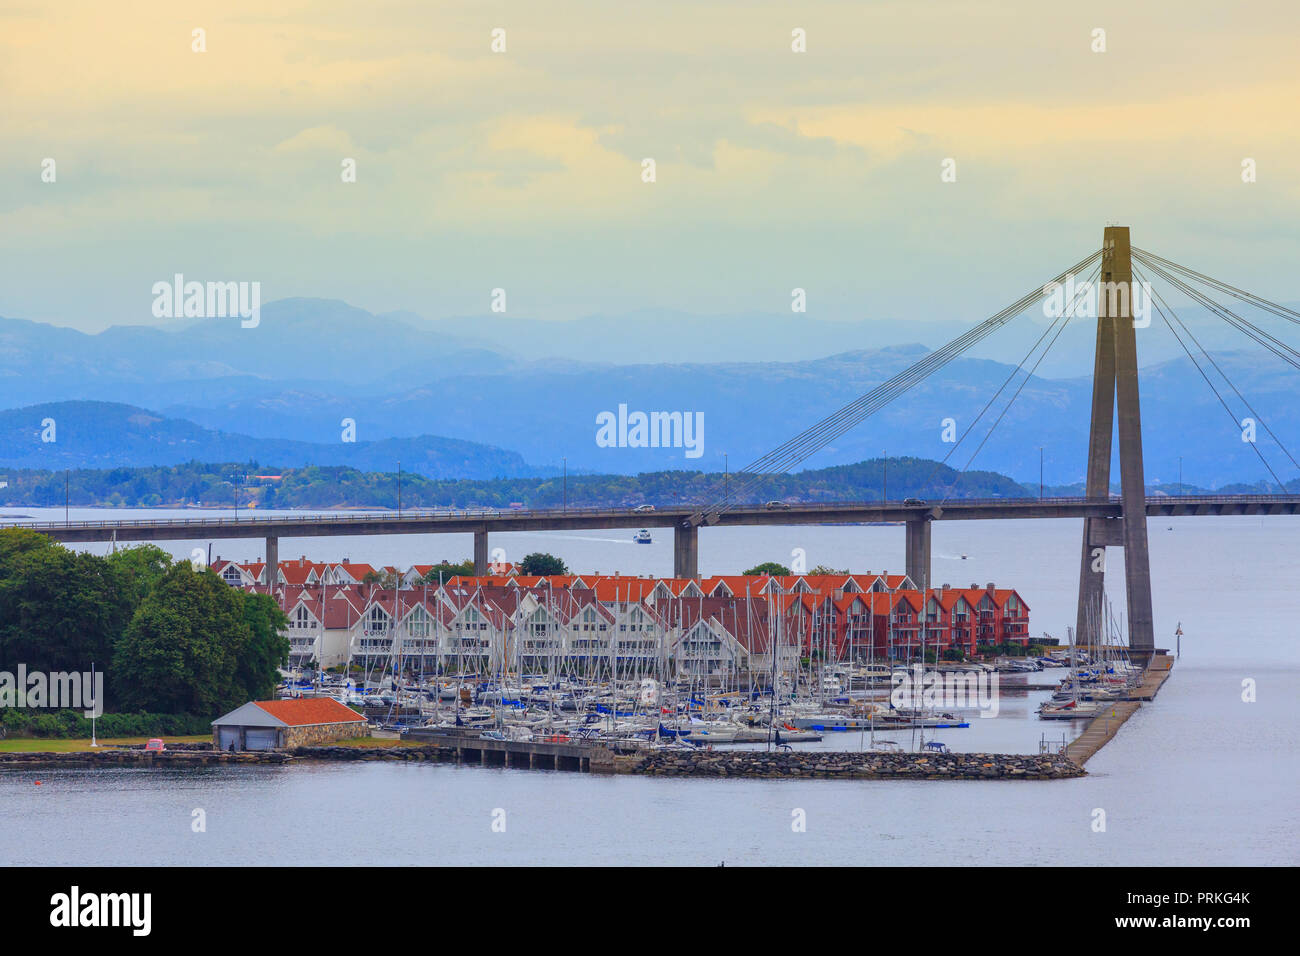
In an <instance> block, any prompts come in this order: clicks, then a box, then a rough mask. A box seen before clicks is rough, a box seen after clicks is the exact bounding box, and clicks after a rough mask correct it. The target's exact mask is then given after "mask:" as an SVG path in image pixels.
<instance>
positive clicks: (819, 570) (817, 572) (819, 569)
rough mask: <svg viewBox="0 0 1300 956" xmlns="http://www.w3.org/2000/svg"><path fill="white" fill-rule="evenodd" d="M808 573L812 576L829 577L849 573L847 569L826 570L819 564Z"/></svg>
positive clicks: (826, 568)
mask: <svg viewBox="0 0 1300 956" xmlns="http://www.w3.org/2000/svg"><path fill="white" fill-rule="evenodd" d="M808 573H809V574H812V575H829V576H831V577H834V576H835V575H848V574H850V573H851V572H850V571H849V569H848V568H828V567H827V566H826V565H824V564H819V565H817V567H815V568H813V569H812V570H811V571H809V572H808Z"/></svg>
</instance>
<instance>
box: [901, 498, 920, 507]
mask: <svg viewBox="0 0 1300 956" xmlns="http://www.w3.org/2000/svg"><path fill="white" fill-rule="evenodd" d="M903 504H905V505H912V506H914V507H919V506H920V505H923V504H925V499H924V498H904V499H903Z"/></svg>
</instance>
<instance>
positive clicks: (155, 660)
mask: <svg viewBox="0 0 1300 956" xmlns="http://www.w3.org/2000/svg"><path fill="white" fill-rule="evenodd" d="M287 627H288V619H287V618H286V617H285V615H284V613H283V612H282V611H281V610H280V608H279V606H278V605H277V604H276V602H275V601H274V599H272V598H271V597H270V596H268V595H265V594H247V593H245V592H243V591H240V590H238V589H236V588H232V587H230V586H229V585H228V584H226V583H225V582H224V581H222V580H221V578H219V577H218V576H217V575H216V574H215V573H214V572H213V571H211V570H210V569H208V568H203V569H201V570H195V569H194V568H193V567H192V566H191V565H190V563H189V562H188V561H173V560H172V558H171V556H170V555H169V554H167V552H165V551H163V550H162V549H161V548H158V547H156V546H154V545H150V544H145V545H140V546H137V547H131V548H124V549H120V550H117V551H115V552H113V553H112V554H109V555H106V556H101V555H94V554H86V553H82V552H74V551H71V550H69V549H67V548H65V547H63V546H62V545H61V544H59V543H57V542H55V541H52V540H51V539H49V538H47V537H46V536H44V535H41V534H37V533H35V532H33V531H28V530H26V529H22V528H5V529H0V671H6V672H9V673H15V672H16V671H17V667H18V665H19V664H23V665H25V666H26V670H27V672H28V673H29V674H30V673H33V672H38V671H39V672H45V673H52V672H75V673H82V672H86V671H89V670H90V668H91V664H92V663H94V665H95V667H96V669H97V670H100V671H103V673H104V675H105V680H104V690H105V702H104V709H105V710H106V711H119V712H139V711H147V712H152V713H156V714H174V715H194V716H196V717H206V718H207V719H209V720H211V719H212V718H214V717H216V716H219V715H220V714H222V713H225V712H226V711H228V710H231V709H233V708H235V707H237V706H239V705H240V704H243V703H246V702H247V701H249V700H264V699H266V698H268V697H270V696H271V695H272V693H273V692H274V690H275V686H276V684H277V683H278V681H279V674H278V668H279V667H281V666H283V665H284V664H286V663H287V661H288V657H289V642H288V640H287V639H286V638H285V637H283V636H282V633H281V632H282V631H283V630H284V629H285V628H287ZM0 716H3V717H4V718H5V719H6V721H17V720H20V718H21V715H20V716H19V717H10V716H9V714H8V713H6V714H4V715H0Z"/></svg>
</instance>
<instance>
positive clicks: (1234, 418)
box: [1134, 266, 1300, 493]
mask: <svg viewBox="0 0 1300 956" xmlns="http://www.w3.org/2000/svg"><path fill="white" fill-rule="evenodd" d="M1152 268H1154V267H1152ZM1134 272H1135V273H1137V274H1138V275H1140V276H1142V277H1143V280H1144V281H1145V275H1144V274H1143V273H1142V272H1141V270H1140V269H1138V268H1137V267H1136V266H1135V267H1134ZM1152 294H1153V296H1154V298H1155V302H1154V303H1153V304H1154V305H1155V307H1156V311H1157V312H1158V313H1160V318H1161V320H1162V321H1163V322H1164V323H1165V325H1167V326H1168V327H1169V331H1170V332H1172V333H1173V335H1174V338H1175V339H1176V340H1177V341H1178V344H1179V345H1180V346H1182V349H1183V351H1184V352H1186V353H1187V357H1188V359H1190V360H1191V362H1192V365H1193V366H1194V367H1195V368H1196V371H1198V372H1200V373H1201V378H1203V379H1205V384H1206V385H1208V386H1210V391H1212V392H1214V397H1215V398H1217V399H1218V400H1219V404H1220V405H1222V406H1223V410H1224V411H1226V412H1227V413H1228V417H1229V418H1230V419H1231V420H1232V424H1233V430H1234V431H1236V430H1237V428H1239V427H1240V426H1239V423H1238V422H1237V414H1236V412H1234V411H1233V410H1232V408H1231V406H1229V405H1228V403H1227V401H1226V400H1225V399H1224V397H1223V395H1222V394H1221V393H1220V392H1219V390H1218V388H1216V387H1215V385H1214V382H1212V381H1211V380H1210V377H1209V375H1207V374H1206V373H1205V369H1203V368H1202V367H1201V363H1200V362H1198V361H1197V360H1196V356H1195V355H1193V354H1192V351H1191V349H1189V348H1188V347H1187V345H1186V343H1185V342H1184V341H1183V339H1182V336H1180V335H1179V334H1178V330H1177V329H1175V328H1174V325H1173V323H1172V322H1170V321H1169V318H1168V316H1166V315H1165V309H1166V308H1167V309H1169V313H1170V314H1171V315H1173V317H1174V320H1175V321H1176V322H1177V323H1178V325H1179V327H1180V328H1182V330H1183V332H1184V333H1185V334H1186V335H1187V337H1188V338H1189V339H1191V341H1192V342H1193V343H1194V344H1195V345H1196V347H1197V348H1198V349H1199V350H1200V352H1201V354H1202V355H1204V356H1205V358H1206V360H1207V361H1208V362H1209V363H1210V364H1211V365H1213V366H1214V369H1215V371H1217V372H1218V373H1219V375H1221V376H1222V377H1223V380H1224V381H1225V382H1226V383H1227V384H1228V387H1229V388H1231V389H1232V390H1233V392H1234V393H1235V394H1236V396H1237V397H1238V398H1240V399H1241V400H1242V402H1243V403H1244V404H1245V406H1246V408H1247V409H1248V410H1249V411H1250V413H1251V414H1252V415H1254V416H1255V418H1256V419H1257V420H1258V421H1259V423H1260V424H1261V425H1262V426H1263V427H1264V431H1266V432H1267V433H1268V434H1269V436H1270V437H1271V438H1272V439H1273V441H1275V442H1277V445H1278V447H1279V448H1281V449H1282V452H1283V453H1284V454H1285V455H1286V456H1287V458H1290V459H1291V463H1292V464H1293V465H1296V467H1297V468H1300V463H1297V462H1296V460H1295V458H1294V457H1293V456H1292V455H1291V452H1289V451H1288V450H1287V448H1286V446H1285V445H1283V444H1282V442H1281V440H1280V439H1279V438H1278V437H1277V436H1276V435H1275V434H1273V431H1272V429H1270V428H1269V427H1268V425H1267V424H1266V423H1265V422H1264V419H1263V418H1262V417H1261V416H1260V415H1259V414H1258V413H1257V412H1256V411H1255V409H1254V408H1253V407H1252V406H1251V404H1250V402H1248V401H1247V400H1246V398H1245V396H1243V395H1242V394H1241V392H1240V391H1239V390H1238V389H1237V386H1236V385H1234V384H1233V383H1232V380H1231V379H1230V378H1228V376H1227V374H1226V373H1225V372H1224V371H1223V369H1222V368H1220V367H1219V364H1218V363H1217V362H1215V361H1214V359H1213V358H1212V357H1211V356H1210V354H1209V353H1208V352H1207V351H1206V350H1205V348H1204V346H1202V345H1201V343H1200V342H1199V341H1198V340H1197V338H1196V336H1195V335H1193V334H1192V332H1191V330H1190V329H1188V328H1187V326H1186V324H1184V323H1183V321H1182V319H1180V318H1179V317H1178V313H1177V312H1175V311H1174V309H1173V307H1172V306H1170V305H1169V304H1168V303H1167V302H1166V301H1165V299H1164V297H1163V296H1161V295H1160V293H1159V292H1156V291H1155V289H1154V286H1153V287H1152ZM1162 306H1163V308H1162ZM1250 446H1251V448H1252V449H1253V450H1254V452H1255V456H1256V457H1257V458H1259V460H1260V463H1261V464H1263V466H1264V467H1265V468H1266V469H1267V470H1268V473H1269V474H1270V475H1272V476H1273V480H1274V481H1276V482H1277V484H1278V487H1279V488H1280V489H1281V490H1282V492H1283V493H1285V492H1286V483H1285V482H1283V481H1282V479H1281V478H1279V477H1278V474H1277V472H1275V471H1274V470H1273V466H1272V465H1270V464H1269V463H1268V460H1267V459H1266V458H1265V457H1264V453H1263V452H1261V451H1260V450H1259V445H1258V444H1257V443H1255V442H1251V443H1250Z"/></svg>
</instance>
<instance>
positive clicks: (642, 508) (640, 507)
mask: <svg viewBox="0 0 1300 956" xmlns="http://www.w3.org/2000/svg"><path fill="white" fill-rule="evenodd" d="M654 510H655V506H654V505H637V506H636V507H635V508H633V509H632V511H633V513H637V512H643V511H654Z"/></svg>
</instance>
